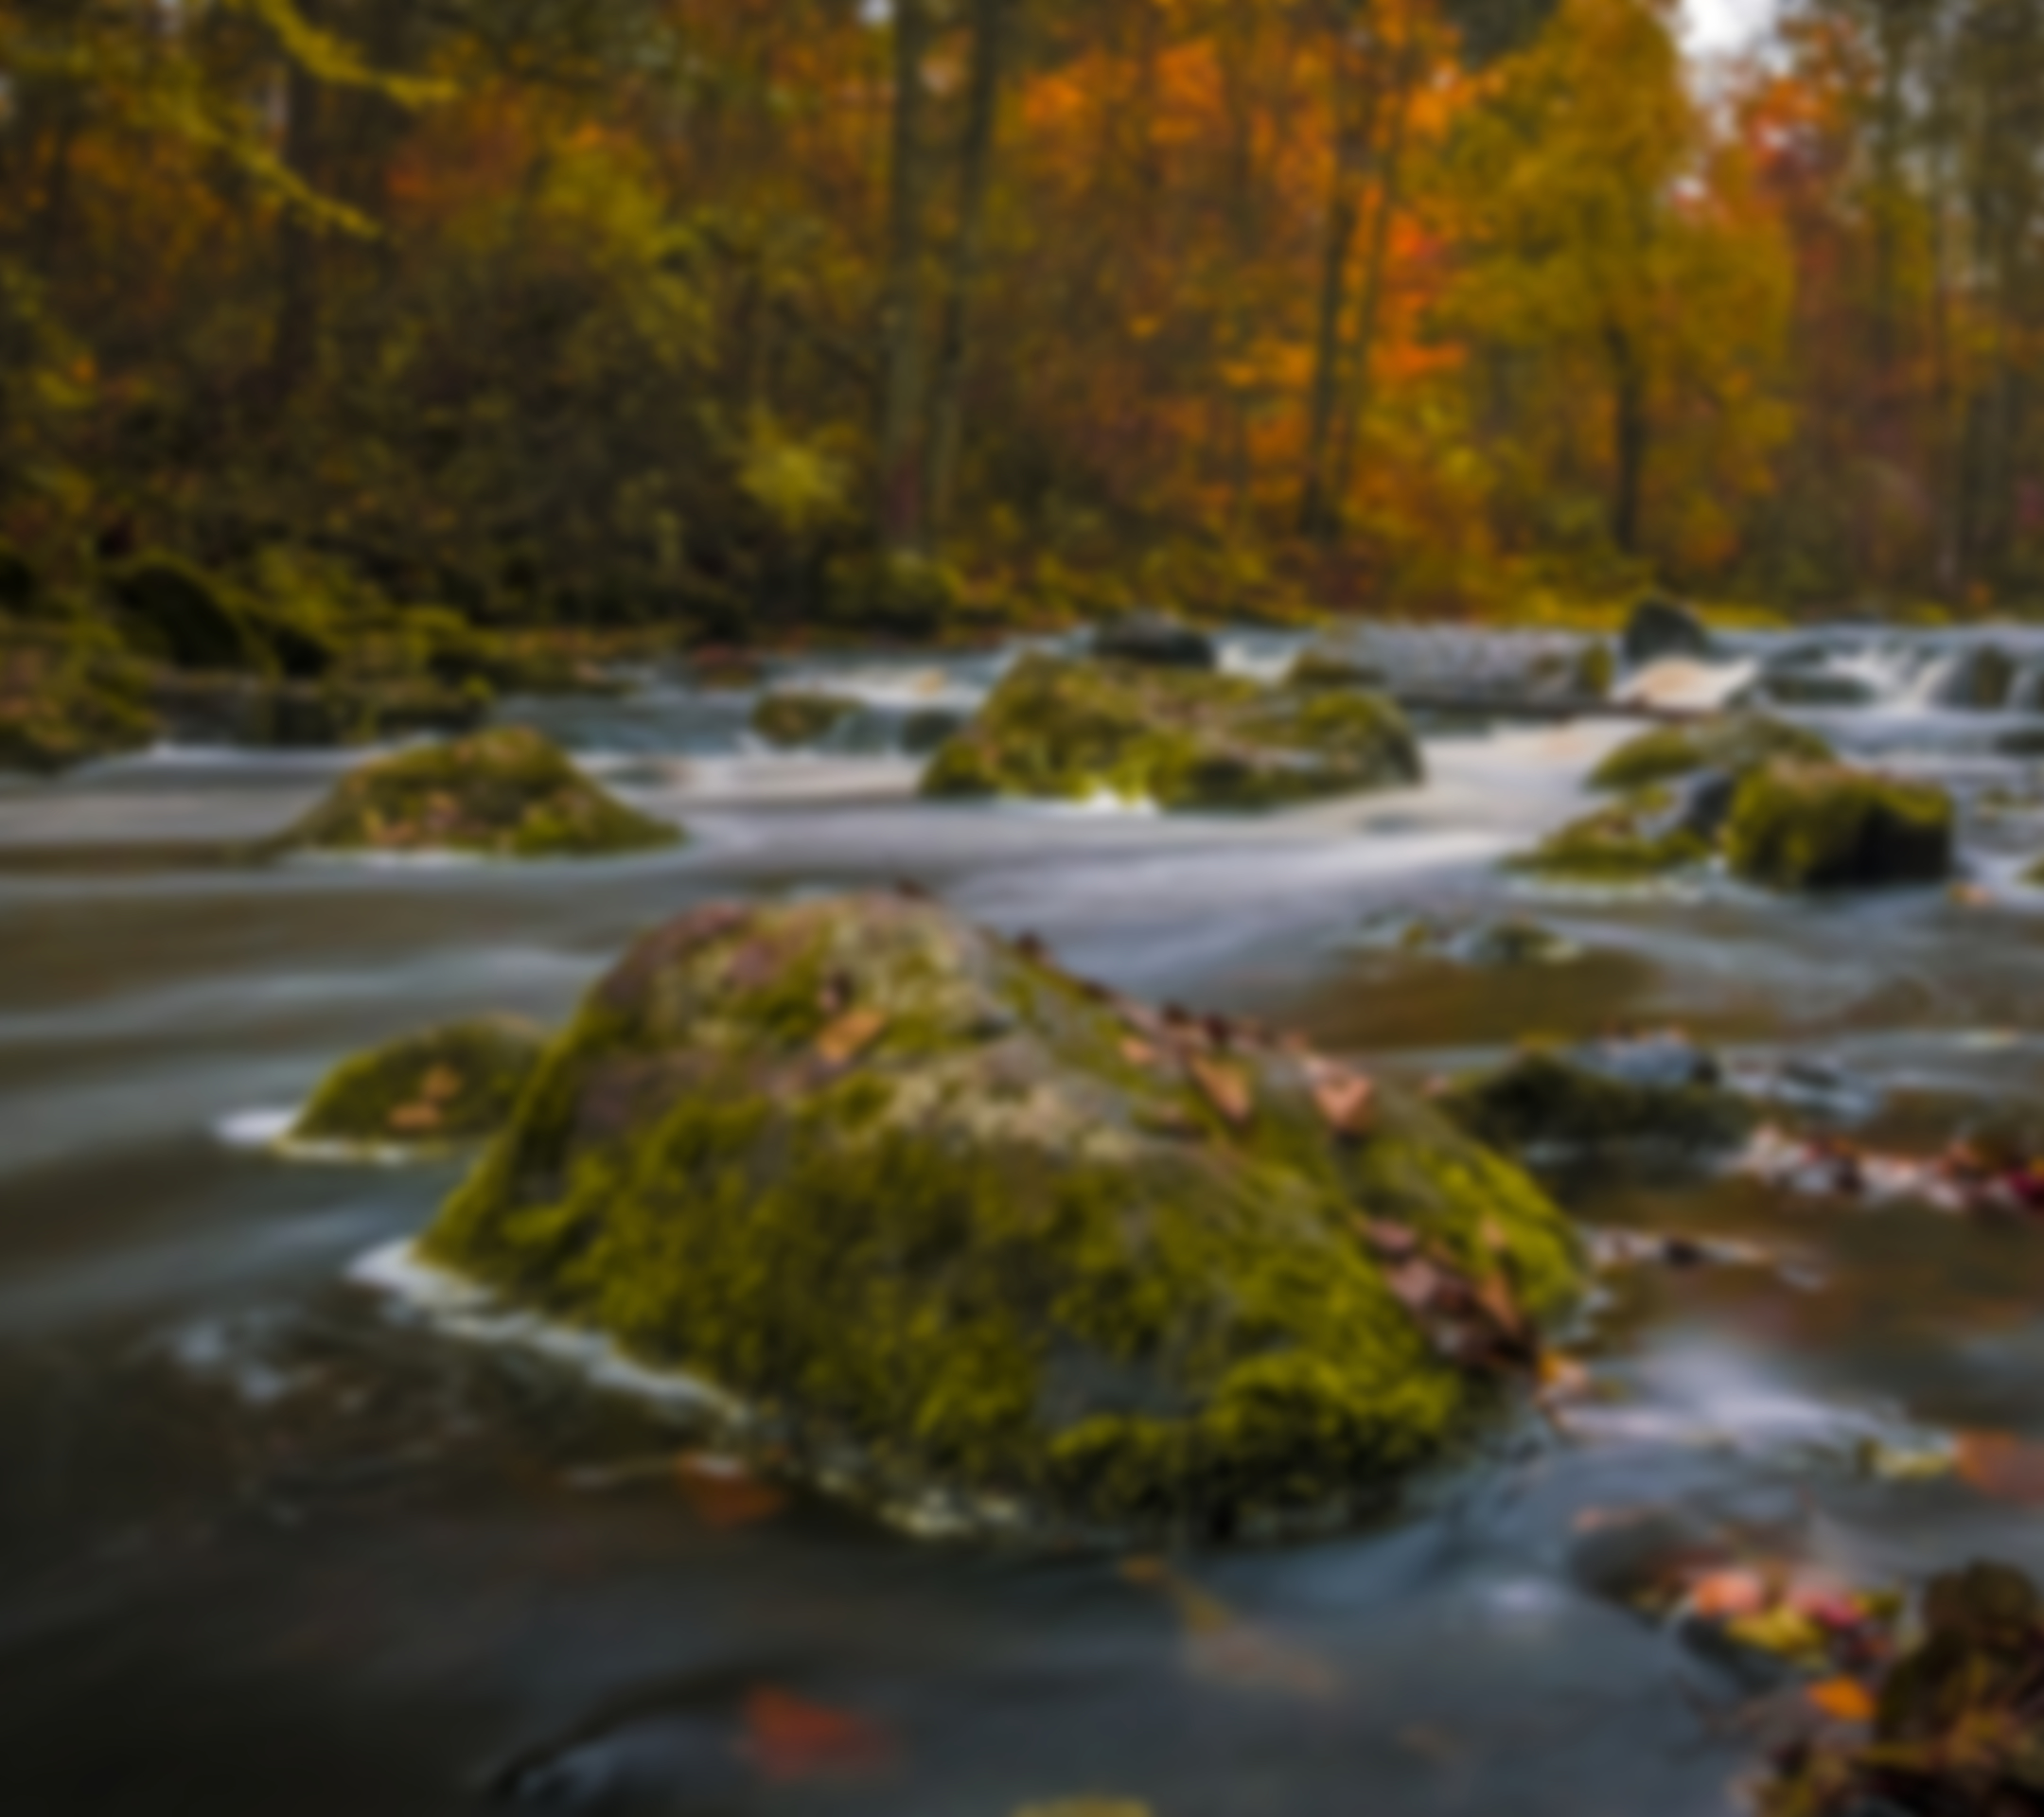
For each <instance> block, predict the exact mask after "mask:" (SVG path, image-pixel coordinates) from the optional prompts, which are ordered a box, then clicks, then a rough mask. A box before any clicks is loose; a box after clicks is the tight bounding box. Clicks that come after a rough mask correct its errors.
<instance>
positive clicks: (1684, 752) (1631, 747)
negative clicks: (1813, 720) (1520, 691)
mask: <svg viewBox="0 0 2044 1817" xmlns="http://www.w3.org/2000/svg"><path fill="white" fill-rule="evenodd" d="M1833 754H1834V753H1833V751H1832V750H1831V747H1830V746H1829V745H1828V744H1826V743H1825V742H1824V739H1822V738H1820V737H1819V736H1818V735H1817V734H1816V733H1815V732H1806V731H1804V730H1803V728H1802V727H1800V726H1791V725H1786V724H1784V723H1783V722H1782V721H1781V720H1779V719H1770V718H1768V717H1767V716H1766V714H1757V713H1728V714H1718V715H1717V716H1716V717H1714V718H1710V719H1700V720H1696V721H1694V722H1692V723H1690V724H1687V725H1679V726H1656V727H1654V729H1653V730H1652V731H1651V732H1641V733H1640V734H1639V735H1638V736H1637V737H1635V738H1629V739H1627V740H1626V742H1625V743H1624V744H1622V745H1620V746H1619V747H1618V748H1617V750H1613V751H1612V753H1611V754H1610V755H1609V756H1608V757H1606V758H1605V759H1604V761H1603V762H1602V763H1601V764H1599V765H1598V766H1597V767H1596V768H1595V770H1594V771H1592V772H1591V776H1590V786H1591V787H1592V788H1595V789H1612V790H1617V789H1634V788H1647V787H1650V786H1651V785H1654V784H1657V783H1666V782H1670V781H1672V780H1674V779H1675V778H1677V777H1680V776H1689V775H1694V774H1695V773H1697V772H1698V771H1700V770H1724V771H1728V772H1730V773H1732V774H1734V775H1738V774H1742V773H1743V772H1744V771H1746V770H1749V769H1752V768H1753V767H1754V766H1755V765H1758V764H1765V763H1769V762H1771V760H1773V759H1774V758H1776V757H1794V758H1799V759H1801V760H1802V761H1804V762H1806V763H1816V764H1821V763H1828V762H1830V761H1831V759H1832V757H1833Z"/></svg>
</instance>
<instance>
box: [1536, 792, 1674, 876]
mask: <svg viewBox="0 0 2044 1817" xmlns="http://www.w3.org/2000/svg"><path fill="white" fill-rule="evenodd" d="M1710 856H1711V847H1710V841H1709V840H1708V839H1707V838H1704V837H1703V836H1702V835H1700V833H1699V832H1698V831H1697V830H1696V828H1695V827H1694V826H1693V825H1692V824H1691V823H1690V820H1689V816H1688V813H1687V804H1686V803H1685V802H1684V801H1683V798H1682V797H1681V796H1679V795H1677V794H1676V793H1675V792H1674V791H1673V790H1670V789H1665V788H1648V789H1641V790H1639V791H1637V792H1636V793H1634V794H1631V795H1629V796H1627V797H1626V799H1625V800H1623V801H1620V802H1613V803H1610V804H1609V805H1608V806H1605V807H1601V808H1599V809H1597V811H1596V812H1595V813H1594V814H1588V815H1585V816H1584V817H1583V818H1582V819H1581V820H1572V821H1570V822H1569V824H1568V825H1566V826H1564V827H1562V828H1561V829H1560V830H1559V832H1555V833H1550V834H1549V835H1548V836H1547V837H1546V838H1544V839H1542V841H1541V842H1540V844H1538V845H1537V846H1535V847H1534V848H1533V849H1532V850H1531V851H1530V852H1525V853H1522V854H1520V855H1519V856H1517V857H1514V858H1512V859H1510V860H1509V861H1508V862H1509V864H1510V868H1511V869H1513V870H1515V871H1520V872H1524V873H1526V874H1527V875H1530V876H1539V877H1545V878H1547V879H1549V880H1551V881H1554V882H1574V883H1591V884H1635V883H1650V882H1652V881H1653V880H1654V879H1656V878H1659V877H1665V876H1667V875H1669V874H1670V873H1674V872H1678V871H1685V870H1688V869H1690V868H1691V867H1693V866H1696V865H1700V864H1702V863H1704V862H1706V861H1707V860H1708V859H1709V857H1710Z"/></svg>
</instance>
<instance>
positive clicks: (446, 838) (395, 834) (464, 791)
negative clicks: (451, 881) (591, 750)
mask: <svg viewBox="0 0 2044 1817" xmlns="http://www.w3.org/2000/svg"><path fill="white" fill-rule="evenodd" d="M680 837H681V835H680V834H679V832H678V830H677V829H676V828H675V827H673V826H671V825H669V824H667V823H666V822H665V821H662V820H650V819H648V818H647V817H646V816H645V815H643V814H640V813H638V812H636V811H635V810H633V809H631V808H629V807H626V805H625V804H624V803H622V802H619V801H616V800H614V799H612V798H611V797H610V796H609V795H608V794H606V793H605V792H604V791H603V790H602V789H601V788H599V787H597V786H596V785H595V784H594V783H592V782H590V779H589V778H588V777H587V776H585V775H583V774H582V772H581V771H580V770H579V769H577V768H576V767H574V765H573V763H571V762H570V761H569V760H568V758H567V756H566V755H565V754H564V753H563V752H562V751H561V750H558V749H557V748H556V747H555V746H554V745H553V744H551V743H549V742H548V741H547V740H546V739H545V738H543V737H541V736H540V735H539V734H538V733H537V732H531V731H528V730H526V729H525V728H523V727H516V726H506V727H502V728H500V729H498V730H495V731H491V732H478V733H476V734H475V735H474V736H473V737H470V738H464V739H461V740H459V741H458V742H456V743H454V744H449V745H435V746H432V747H429V748H427V749H425V750H407V751H400V752H398V753H397V754H396V756H394V757H386V758H383V759H381V760H379V761H378V762H376V763H372V764H366V765H364V766H363V767H361V769H358V770H355V771H353V772H352V773H350V774H349V775H347V776H345V777H344V778H343V779H342V781H341V783H340V785H338V786H337V787H336V788H335V789H334V791H333V793H332V794H331V795H330V796H328V797H327V799H326V801H325V802H323V803H320V805H319V806H317V807H315V808H314V809H313V810H312V811H311V813H310V814H308V815H307V816H306V818H305V819H304V820H301V821H300V822H299V823H298V825H297V826H296V827H295V828H293V829H292V830H291V833H289V834H287V835H286V836H285V838H284V841H283V843H284V844H285V845H286V846H287V847H290V848H297V849H301V850H310V851H323V852H435V851H439V852H470V853H477V854H481V855H484V856H490V857H500V858H545V857H575V858H593V857H604V856H610V855H613V854H618V853H626V852H643V851H648V850H651V849H653V848H656V847H659V846H665V845H673V844H675V843H677V842H678V840H679V838H680Z"/></svg>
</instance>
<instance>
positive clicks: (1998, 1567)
mask: <svg viewBox="0 0 2044 1817" xmlns="http://www.w3.org/2000/svg"><path fill="white" fill-rule="evenodd" d="M1918 1621H1919V1626H1920V1629H1921V1638H1920V1639H1919V1640H1918V1641H1917V1642H1916V1644H1915V1645H1914V1646H1912V1647H1911V1648H1909V1649H1907V1650H1905V1651H1904V1652H1902V1653H1901V1655H1900V1656H1899V1657H1898V1658H1896V1659H1894V1662H1893V1663H1892V1664H1891V1665H1886V1666H1884V1667H1877V1668H1876V1669H1873V1670H1870V1671H1865V1672H1862V1673H1859V1674H1856V1675H1854V1677H1855V1681H1856V1684H1857V1687H1858V1688H1857V1689H1855V1688H1851V1687H1848V1685H1842V1684H1841V1683H1839V1682H1838V1681H1837V1680H1833V1681H1830V1682H1829V1683H1828V1684H1827V1685H1819V1686H1813V1687H1812V1688H1811V1691H1810V1693H1809V1694H1810V1696H1811V1697H1812V1699H1813V1701H1815V1702H1817V1704H1818V1708H1819V1710H1820V1712H1821V1713H1822V1714H1823V1715H1824V1717H1825V1718H1826V1719H1827V1720H1824V1721H1823V1722H1821V1723H1819V1724H1817V1725H1815V1726H1814V1727H1813V1729H1812V1731H1811V1732H1810V1733H1807V1734H1806V1735H1803V1736H1800V1737H1798V1738H1795V1739H1794V1740H1793V1741H1792V1742H1790V1743H1789V1744H1788V1745H1787V1746H1786V1747H1784V1748H1783V1749H1782V1750H1781V1751H1780V1753H1779V1754H1778V1755H1777V1757H1776V1759H1775V1760H1774V1762H1773V1770H1772V1776H1771V1779H1770V1780H1769V1781H1768V1783H1767V1784H1766V1785H1765V1786H1764V1787H1763V1788H1762V1790H1761V1792H1760V1798H1759V1804H1760V1808H1761V1809H1762V1811H1763V1812H1764V1813H1765V1814H1766V1817H1853V1814H1854V1813H1858V1812H1863V1811H1873V1810H1880V1811H1888V1810H1894V1811H1898V1812H1919V1813H1924V1814H1925V1817H1945V1813H1947V1812H1948V1813H1953V1814H1954V1817H1957V1814H1958V1813H1970V1812H1980V1813H1982V1817H2000V1814H2002V1813H2007V1817H2022V1814H2023V1813H2033V1812H2035V1811H2038V1810H2044V1695H2040V1687H2044V1601H2040V1599H2039V1596H2038V1594H2037V1590H2036V1586H2035V1584H2034V1583H2032V1582H2031V1580H2030V1579H2029V1578H2027V1577H2026V1576H2024V1575H2023V1573H2021V1572H2020V1571H2018V1570H2016V1569H2015V1568H2014V1567H2013V1566H2010V1565H2006V1564H1994V1563H1975V1564H1969V1565H1967V1566H1966V1567H1965V1569H1964V1570H1960V1571H1953V1572H1949V1573H1947V1574H1946V1575H1945V1576H1943V1577H1939V1578H1934V1579H1931V1581H1930V1583H1929V1586H1928V1587H1927V1588H1926V1589H1925V1591H1924V1594H1923V1597H1922V1600H1921V1605H1920V1609H1919V1612H1918ZM1820 1693H1821V1694H1822V1695H1820Z"/></svg>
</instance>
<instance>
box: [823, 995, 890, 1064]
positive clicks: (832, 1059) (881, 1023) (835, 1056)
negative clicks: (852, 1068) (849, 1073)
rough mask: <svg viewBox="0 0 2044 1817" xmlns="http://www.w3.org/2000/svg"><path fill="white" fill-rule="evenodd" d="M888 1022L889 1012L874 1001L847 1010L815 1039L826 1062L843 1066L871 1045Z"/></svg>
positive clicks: (883, 1030)
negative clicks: (874, 1003) (875, 1006)
mask: <svg viewBox="0 0 2044 1817" xmlns="http://www.w3.org/2000/svg"><path fill="white" fill-rule="evenodd" d="M887 1025H888V1019H887V1013H886V1012H885V1011H884V1010H876V1009H874V1008H873V1007H872V1005H871V1004H868V1005H866V1006H865V1007H863V1008H861V1009H856V1010H847V1011H846V1012H845V1013H844V1014H842V1015H840V1016H839V1017H838V1018H837V1020H836V1021H835V1022H833V1023H832V1024H831V1025H830V1026H829V1027H828V1028H826V1029H825V1030H824V1031H823V1032H822V1033H821V1034H819V1035H818V1036H817V1038H816V1050H817V1052H818V1054H819V1056H821V1058H822V1059H823V1060H824V1061H825V1063H826V1064H828V1065H830V1066H833V1067H842V1066H846V1065H848V1064H849V1063H850V1062H852V1061H854V1060H856V1059H857V1058H858V1057H859V1055H860V1054H862V1053H864V1052H865V1051H866V1050H867V1049H868V1048H870V1047H872V1044H873V1043H874V1042H875V1041H877V1040H878V1039H879V1038H880V1036H881V1034H882V1033H883V1032H885V1030H886V1028H887Z"/></svg>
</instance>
